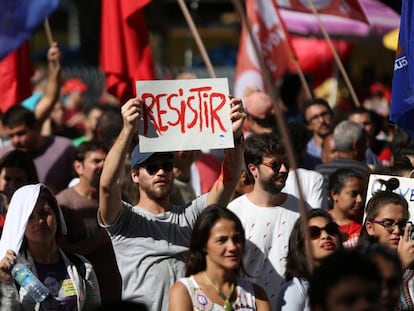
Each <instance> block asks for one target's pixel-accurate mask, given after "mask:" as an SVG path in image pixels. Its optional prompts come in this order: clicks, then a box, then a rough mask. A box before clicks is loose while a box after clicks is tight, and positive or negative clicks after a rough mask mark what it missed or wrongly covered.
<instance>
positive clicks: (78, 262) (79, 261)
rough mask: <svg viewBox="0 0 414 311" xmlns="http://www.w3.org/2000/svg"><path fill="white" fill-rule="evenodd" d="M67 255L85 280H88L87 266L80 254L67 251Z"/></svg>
mask: <svg viewBox="0 0 414 311" xmlns="http://www.w3.org/2000/svg"><path fill="white" fill-rule="evenodd" d="M65 255H66V257H68V259H69V260H70V261H71V262H72V263H73V264H74V265H75V267H76V270H78V273H79V275H80V276H81V278H82V279H83V280H86V266H85V263H84V262H83V260H82V259H80V258H79V256H78V255H76V254H72V253H66V252H65Z"/></svg>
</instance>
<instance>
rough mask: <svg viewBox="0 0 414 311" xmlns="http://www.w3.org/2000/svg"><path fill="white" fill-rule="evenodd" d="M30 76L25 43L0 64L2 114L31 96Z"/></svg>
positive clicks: (0, 106)
mask: <svg viewBox="0 0 414 311" xmlns="http://www.w3.org/2000/svg"><path fill="white" fill-rule="evenodd" d="M32 75H33V67H32V61H31V59H30V54H29V45H28V43H27V42H25V43H23V44H22V45H21V46H20V47H19V48H18V49H16V50H15V51H14V52H12V53H10V54H9V55H8V56H7V57H6V58H4V59H3V60H2V61H1V62H0V77H1V78H0V79H1V83H0V109H1V110H2V111H3V112H5V111H6V110H7V109H9V108H10V107H11V106H13V105H16V104H19V103H20V102H21V101H22V100H23V99H25V98H27V97H29V96H30V95H32V83H31V80H30V79H31V77H32Z"/></svg>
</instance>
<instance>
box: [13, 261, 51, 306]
mask: <svg viewBox="0 0 414 311" xmlns="http://www.w3.org/2000/svg"><path fill="white" fill-rule="evenodd" d="M11 274H12V276H13V278H14V279H15V280H16V282H17V283H19V284H20V286H21V287H23V288H24V289H25V290H26V291H27V292H28V293H29V295H30V296H32V297H33V299H34V300H35V301H36V302H39V303H40V302H42V301H44V300H45V299H46V297H47V296H48V295H49V290H48V289H47V287H46V286H45V285H44V284H43V283H42V282H40V280H39V279H38V278H37V277H36V276H35V275H34V274H33V272H32V271H30V269H29V268H28V267H26V266H25V265H23V264H21V263H16V264H15V265H14V266H13V268H12V270H11Z"/></svg>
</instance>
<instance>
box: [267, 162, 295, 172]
mask: <svg viewBox="0 0 414 311" xmlns="http://www.w3.org/2000/svg"><path fill="white" fill-rule="evenodd" d="M261 164H262V165H264V166H267V167H270V168H271V169H272V171H273V172H274V173H279V170H280V168H281V167H282V164H283V165H284V166H285V167H286V169H289V162H288V161H287V160H285V161H270V162H263V163H261Z"/></svg>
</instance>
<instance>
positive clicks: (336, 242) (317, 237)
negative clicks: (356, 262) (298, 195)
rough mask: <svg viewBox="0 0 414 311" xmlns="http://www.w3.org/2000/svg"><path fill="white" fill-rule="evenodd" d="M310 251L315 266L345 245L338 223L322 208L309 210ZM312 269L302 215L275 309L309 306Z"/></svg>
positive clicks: (293, 235)
mask: <svg viewBox="0 0 414 311" xmlns="http://www.w3.org/2000/svg"><path fill="white" fill-rule="evenodd" d="M307 223H308V230H309V237H310V239H311V253H312V260H313V263H314V266H318V265H319V264H320V262H321V260H322V259H324V258H325V257H326V256H328V255H330V254H332V253H333V252H335V251H336V250H338V249H340V248H342V241H341V235H340V231H339V227H338V225H337V224H336V223H335V222H334V221H333V219H332V217H331V215H329V214H328V213H327V212H326V211H324V210H322V209H313V210H310V211H309V212H308V214H307ZM310 276H311V272H310V271H309V269H308V264H307V256H306V252H305V235H304V232H303V229H302V224H301V219H300V218H299V219H298V220H297V221H296V223H295V225H294V227H293V229H292V232H291V234H290V238H289V250H288V255H287V261H286V273H285V281H286V282H285V283H284V284H283V286H282V288H281V289H280V292H279V297H278V299H277V306H276V310H285V311H286V310H289V311H299V310H300V311H302V310H309V302H308V294H307V291H308V287H309V283H308V281H309V278H310Z"/></svg>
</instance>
